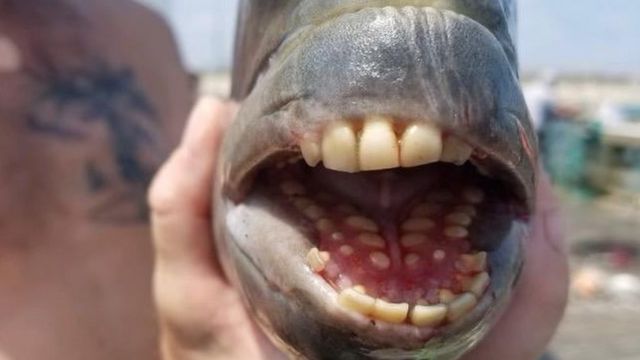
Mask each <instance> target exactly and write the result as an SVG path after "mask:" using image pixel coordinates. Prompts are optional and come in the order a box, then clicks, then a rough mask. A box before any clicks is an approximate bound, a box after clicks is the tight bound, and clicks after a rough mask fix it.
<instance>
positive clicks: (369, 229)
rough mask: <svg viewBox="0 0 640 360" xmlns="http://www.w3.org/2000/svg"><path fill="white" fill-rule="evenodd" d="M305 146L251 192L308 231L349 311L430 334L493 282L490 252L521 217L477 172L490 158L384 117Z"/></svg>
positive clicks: (434, 130)
mask: <svg viewBox="0 0 640 360" xmlns="http://www.w3.org/2000/svg"><path fill="white" fill-rule="evenodd" d="M298 146H299V149H300V151H299V152H295V151H293V152H288V153H286V154H281V155H279V156H278V157H277V159H276V160H273V159H272V160H271V161H269V162H268V164H264V165H263V166H262V170H261V171H260V172H259V173H258V175H257V177H256V178H255V179H254V185H253V190H252V191H255V192H258V193H261V194H262V195H263V196H267V197H268V198H269V199H270V200H269V201H271V202H272V203H273V205H274V206H276V207H279V208H281V209H283V211H284V212H285V213H286V214H287V215H286V216H287V217H288V221H289V222H290V223H291V224H293V225H294V226H296V227H297V228H299V229H300V231H301V232H302V233H304V234H305V236H306V237H307V240H308V244H309V247H305V251H307V253H306V254H301V255H303V256H305V259H306V265H307V266H308V268H309V270H310V271H311V272H313V273H314V274H315V275H314V276H317V277H321V278H322V280H323V281H325V282H326V283H327V284H329V285H330V287H331V288H332V289H333V290H334V291H335V293H336V295H337V302H338V303H339V305H340V306H341V307H342V308H343V309H345V310H347V311H349V312H353V313H357V314H359V315H362V316H365V317H367V318H369V319H371V320H372V321H376V322H382V323H389V324H407V325H412V326H416V327H428V328H437V327H441V326H445V325H447V324H451V323H454V322H456V321H458V320H459V319H462V318H464V317H465V315H467V314H469V313H470V312H472V311H473V310H474V308H475V307H476V305H477V304H478V302H479V300H480V299H481V298H482V297H483V296H484V295H485V292H486V290H487V288H488V287H489V285H490V283H491V272H492V269H491V268H490V267H489V265H488V264H489V262H488V260H487V251H491V250H492V249H494V248H496V247H497V246H498V245H499V244H500V242H501V241H502V240H504V239H505V238H506V236H507V234H508V233H509V231H510V228H511V224H512V222H513V221H514V220H515V219H516V218H517V217H518V216H519V215H518V214H519V213H521V212H520V210H518V209H519V208H520V206H519V204H518V200H517V197H516V196H514V194H513V193H511V191H510V186H509V184H508V183H506V182H505V181H503V180H498V179H495V178H493V177H492V176H491V174H489V173H487V172H486V171H485V170H479V169H480V168H481V164H482V163H483V162H485V161H487V160H488V156H487V155H486V154H484V153H483V152H482V151H481V150H479V149H474V148H472V147H471V146H470V145H469V144H467V143H466V142H465V141H463V140H462V139H460V138H459V137H457V136H456V135H454V134H450V133H446V132H443V131H441V130H440V129H439V128H438V127H437V126H435V125H431V124H428V123H423V122H420V123H413V124H410V123H409V124H408V123H406V122H402V121H395V120H394V119H393V118H390V117H385V116H369V117H367V118H364V119H351V120H349V121H336V122H333V123H331V124H329V125H328V126H326V127H325V128H324V129H323V130H322V131H320V132H318V133H315V134H305V135H304V136H302V137H301V138H300V139H299V141H298ZM472 162H473V163H472ZM483 173H484V174H483Z"/></svg>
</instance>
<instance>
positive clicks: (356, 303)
mask: <svg viewBox="0 0 640 360" xmlns="http://www.w3.org/2000/svg"><path fill="white" fill-rule="evenodd" d="M338 302H339V303H340V305H342V306H344V307H345V308H347V309H350V310H353V311H356V312H359V313H360V314H362V315H369V314H371V313H372V312H373V307H374V305H375V303H376V299H374V298H372V297H371V296H369V295H366V294H363V293H361V292H359V291H357V290H355V289H353V288H351V289H346V290H343V291H342V292H341V293H340V295H338Z"/></svg>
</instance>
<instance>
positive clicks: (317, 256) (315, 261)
mask: <svg viewBox="0 0 640 360" xmlns="http://www.w3.org/2000/svg"><path fill="white" fill-rule="evenodd" d="M330 259H331V255H330V254H329V253H328V252H326V251H320V250H318V248H313V249H311V250H310V251H309V253H308V254H307V264H308V265H309V267H310V268H311V270H313V271H314V272H321V271H323V270H324V269H325V267H326V266H327V263H328V262H329V260H330Z"/></svg>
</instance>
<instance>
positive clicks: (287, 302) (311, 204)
mask: <svg viewBox="0 0 640 360" xmlns="http://www.w3.org/2000/svg"><path fill="white" fill-rule="evenodd" d="M515 14H516V3H515V1H512V0H368V1H364V0H323V1H320V0H244V1H241V2H240V4H239V15H238V28H237V38H236V43H235V50H234V54H235V55H234V64H233V71H232V78H233V79H232V91H231V95H232V98H233V99H234V100H235V101H237V102H239V103H240V104H241V106H240V110H239V112H238V114H237V116H236V118H235V120H234V121H233V122H232V124H231V125H230V126H229V128H228V130H227V131H226V133H225V135H224V139H223V142H222V145H221V148H220V152H219V155H218V162H217V164H216V175H215V179H214V181H213V182H214V184H213V200H212V203H213V215H212V216H213V219H212V221H213V227H214V234H215V236H214V237H215V242H216V246H217V249H218V253H219V260H220V263H221V265H222V268H223V269H224V271H225V274H226V276H227V278H228V279H229V281H230V282H231V283H232V284H233V285H234V286H235V287H236V288H237V289H238V291H239V292H240V294H241V298H242V301H243V302H244V305H245V306H246V308H247V310H248V311H249V313H250V314H251V315H252V316H253V318H254V319H255V321H256V323H257V324H258V325H259V326H260V328H261V329H262V330H263V332H264V333H265V335H266V336H268V337H269V339H271V341H272V342H273V343H274V344H275V345H276V346H277V347H278V348H279V349H281V350H282V351H283V352H285V353H286V354H288V355H289V356H290V357H292V358H303V359H457V358H459V357H461V356H462V355H463V354H465V353H466V352H468V351H469V350H470V349H472V348H473V347H474V346H475V345H476V344H477V343H478V342H479V341H480V340H481V339H482V338H483V337H484V336H485V335H486V334H487V332H488V331H489V330H490V329H491V327H492V326H493V325H494V324H495V322H496V319H497V318H498V317H499V315H500V313H501V312H502V311H503V310H504V309H505V307H506V306H507V305H508V304H509V301H510V296H511V293H512V289H513V288H514V286H515V284H516V283H517V279H518V275H519V273H520V270H521V268H522V264H523V259H524V254H523V248H524V247H523V243H524V241H527V238H528V236H529V232H530V223H531V217H532V214H533V212H534V209H535V196H534V194H535V192H536V177H537V171H536V169H537V162H538V150H537V142H536V137H535V134H534V131H533V128H532V125H531V121H530V119H529V114H528V111H527V107H526V104H525V101H524V98H523V95H522V90H521V87H520V82H519V73H518V58H517V51H516V41H515V36H516V16H515Z"/></svg>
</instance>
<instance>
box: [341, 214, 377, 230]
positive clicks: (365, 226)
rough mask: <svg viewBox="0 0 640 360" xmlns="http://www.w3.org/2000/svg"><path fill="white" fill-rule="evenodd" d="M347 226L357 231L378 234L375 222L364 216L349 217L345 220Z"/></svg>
mask: <svg viewBox="0 0 640 360" xmlns="http://www.w3.org/2000/svg"><path fill="white" fill-rule="evenodd" d="M346 223H347V225H349V226H351V227H353V228H355V229H358V230H365V231H371V232H378V224H376V223H375V221H373V220H371V219H369V218H366V217H364V216H349V217H348V218H347V220H346Z"/></svg>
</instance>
